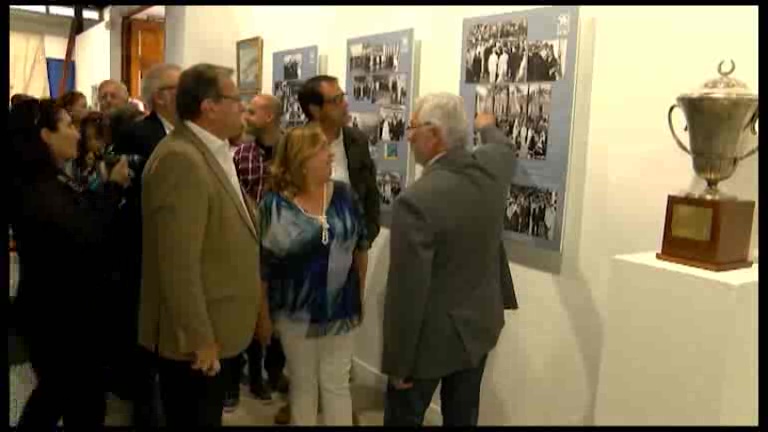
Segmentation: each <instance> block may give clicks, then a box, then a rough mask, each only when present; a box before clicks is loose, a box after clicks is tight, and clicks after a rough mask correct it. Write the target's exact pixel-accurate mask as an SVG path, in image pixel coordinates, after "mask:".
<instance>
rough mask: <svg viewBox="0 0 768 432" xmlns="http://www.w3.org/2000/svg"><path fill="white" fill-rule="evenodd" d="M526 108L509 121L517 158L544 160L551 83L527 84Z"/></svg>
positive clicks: (550, 109)
mask: <svg viewBox="0 0 768 432" xmlns="http://www.w3.org/2000/svg"><path fill="white" fill-rule="evenodd" d="M527 103H528V104H527V109H526V111H525V112H524V114H523V113H522V112H521V113H519V114H518V115H516V116H515V117H513V118H514V119H515V120H514V121H512V122H511V124H510V125H508V127H510V129H509V130H510V131H511V135H510V138H511V139H512V142H513V143H514V144H515V147H516V148H517V157H518V159H535V160H546V158H547V145H548V144H549V116H550V114H551V113H552V86H551V84H530V85H529V86H528V97H527Z"/></svg>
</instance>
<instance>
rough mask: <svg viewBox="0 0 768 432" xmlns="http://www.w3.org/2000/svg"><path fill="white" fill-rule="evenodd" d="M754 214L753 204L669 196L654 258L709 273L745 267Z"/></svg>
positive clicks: (747, 265)
mask: <svg viewBox="0 0 768 432" xmlns="http://www.w3.org/2000/svg"><path fill="white" fill-rule="evenodd" d="M754 210H755V202H754V201H745V200H738V199H726V200H717V199H715V200H713V199H711V198H710V199H707V198H702V197H691V196H675V195H670V196H669V197H668V199H667V215H666V220H665V222H664V239H663V242H662V246H661V253H658V254H657V255H656V257H657V258H658V259H662V260H665V261H671V262H675V263H678V264H683V265H689V266H693V267H699V268H703V269H706V270H711V271H726V270H733V269H738V268H744V267H749V266H751V265H752V262H751V261H750V260H749V259H748V256H749V242H750V237H751V234H752V218H753V214H754Z"/></svg>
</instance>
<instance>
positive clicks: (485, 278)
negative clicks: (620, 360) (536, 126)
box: [381, 93, 517, 427]
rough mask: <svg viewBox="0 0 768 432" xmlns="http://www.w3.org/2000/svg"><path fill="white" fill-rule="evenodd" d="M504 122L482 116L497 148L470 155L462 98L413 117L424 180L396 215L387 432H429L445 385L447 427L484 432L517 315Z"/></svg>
mask: <svg viewBox="0 0 768 432" xmlns="http://www.w3.org/2000/svg"><path fill="white" fill-rule="evenodd" d="M495 123H496V119H495V118H494V116H493V115H490V114H487V113H479V114H478V115H477V118H476V120H475V129H476V130H478V131H480V134H481V136H482V142H483V143H487V144H484V145H482V146H480V147H478V148H477V149H476V150H475V151H474V152H469V151H468V150H467V148H466V147H467V146H466V144H467V135H468V129H469V125H468V122H467V117H466V114H465V112H464V100H463V99H462V98H461V97H460V96H456V95H451V94H448V93H436V94H429V95H426V96H424V97H423V98H421V99H419V100H417V101H416V104H415V108H414V110H413V112H412V113H411V122H410V125H409V126H408V128H407V130H408V133H407V135H408V142H409V146H410V148H411V150H412V151H413V154H414V159H415V160H416V163H418V164H419V165H421V166H422V167H424V171H423V173H422V175H421V177H420V178H419V179H418V180H417V181H416V182H415V183H413V184H412V185H411V186H409V187H408V188H407V189H406V190H405V191H404V192H403V193H402V194H400V196H399V197H398V199H397V200H396V201H395V203H394V205H393V208H392V227H391V236H390V239H391V245H392V246H391V248H390V260H389V263H390V264H389V275H388V278H387V290H386V298H385V303H384V323H383V334H384V337H383V350H382V362H381V372H382V373H383V374H385V375H387V376H388V377H389V383H388V388H387V395H386V403H385V410H384V426H419V425H421V424H422V422H423V420H424V413H425V412H426V410H427V407H429V404H430V402H431V401H432V396H433V394H434V392H435V390H436V388H437V386H438V384H439V385H440V386H441V390H440V396H441V404H440V407H441V411H442V414H443V425H445V426H465V427H466V426H476V425H477V418H478V411H479V403H480V385H481V383H482V379H483V372H484V370H485V364H486V360H487V358H488V353H489V352H490V351H491V350H492V349H493V348H494V347H495V346H496V342H497V340H498V338H499V335H500V333H501V329H502V327H503V326H504V308H505V307H508V308H510V309H516V308H517V302H516V299H515V296H514V287H513V285H512V279H511V276H510V274H509V265H508V263H507V259H506V254H505V253H504V249H503V244H501V242H500V239H501V235H502V214H503V212H504V207H505V197H506V196H507V191H508V189H509V184H510V182H511V180H512V175H513V173H514V170H515V168H516V163H515V152H514V149H513V147H512V143H511V142H510V141H509V139H507V138H506V137H505V136H504V134H503V133H502V132H501V131H500V130H499V129H497V128H496V127H495ZM468 251H471V253H467V252H468Z"/></svg>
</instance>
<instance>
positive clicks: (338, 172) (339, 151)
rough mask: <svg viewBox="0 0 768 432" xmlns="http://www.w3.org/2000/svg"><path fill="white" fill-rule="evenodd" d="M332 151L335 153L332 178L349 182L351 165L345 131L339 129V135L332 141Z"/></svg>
mask: <svg viewBox="0 0 768 432" xmlns="http://www.w3.org/2000/svg"><path fill="white" fill-rule="evenodd" d="M331 153H333V167H332V168H331V178H332V179H333V180H337V181H341V182H344V183H347V184H350V182H349V167H348V165H347V152H346V151H345V150H344V131H343V130H340V131H339V137H338V138H336V139H335V140H334V141H333V142H332V143H331Z"/></svg>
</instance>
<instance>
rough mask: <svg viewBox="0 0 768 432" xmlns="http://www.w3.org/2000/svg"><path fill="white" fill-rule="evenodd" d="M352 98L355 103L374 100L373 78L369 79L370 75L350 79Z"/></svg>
mask: <svg viewBox="0 0 768 432" xmlns="http://www.w3.org/2000/svg"><path fill="white" fill-rule="evenodd" d="M352 98H353V99H354V100H355V101H356V102H364V101H368V102H370V101H371V100H373V99H374V96H373V78H371V76H370V75H358V76H354V77H352ZM371 103H372V102H371Z"/></svg>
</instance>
